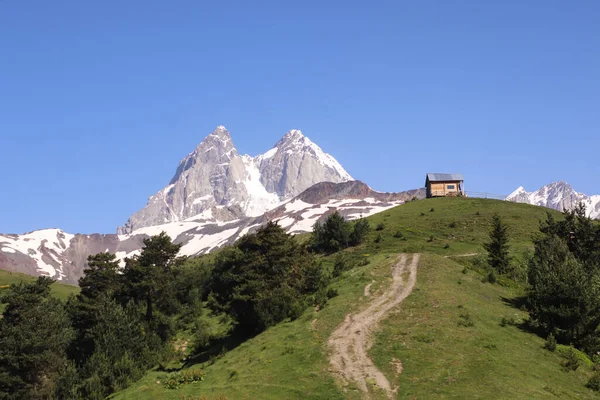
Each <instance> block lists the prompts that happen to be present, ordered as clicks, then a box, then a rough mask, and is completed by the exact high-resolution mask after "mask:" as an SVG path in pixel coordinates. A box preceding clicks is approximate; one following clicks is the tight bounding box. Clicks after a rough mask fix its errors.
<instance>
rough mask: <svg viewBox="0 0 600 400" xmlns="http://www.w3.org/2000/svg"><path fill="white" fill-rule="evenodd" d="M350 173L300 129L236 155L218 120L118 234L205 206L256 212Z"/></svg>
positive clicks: (235, 214)
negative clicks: (261, 149) (260, 150)
mask: <svg viewBox="0 0 600 400" xmlns="http://www.w3.org/2000/svg"><path fill="white" fill-rule="evenodd" d="M349 180H352V177H351V176H350V175H349V174H348V173H347V172H346V171H345V170H344V168H343V167H342V166H341V165H340V164H339V163H338V162H337V161H336V160H335V159H334V158H333V157H332V156H331V155H329V154H327V153H325V152H323V150H321V148H320V147H319V146H317V145H316V144H315V143H313V142H312V141H311V140H310V139H309V138H308V137H306V136H304V135H303V134H302V132H301V131H300V130H297V129H294V130H291V131H289V132H287V133H286V134H285V135H284V137H283V138H282V139H281V140H279V141H278V142H277V144H276V145H275V147H274V148H272V149H271V150H269V151H267V152H266V153H264V154H261V155H258V156H256V157H250V156H248V155H240V154H238V151H237V150H236V148H235V146H234V145H233V141H232V139H231V135H230V133H229V131H228V130H227V129H226V128H225V127H224V126H222V125H219V126H217V127H216V128H215V130H214V131H213V132H212V133H210V134H209V135H208V136H207V137H206V138H205V139H204V140H203V141H202V142H201V143H200V144H199V145H198V146H197V147H196V149H194V151H192V152H191V153H190V154H188V155H187V156H186V157H185V158H184V159H183V160H181V162H180V163H179V166H178V167H177V170H176V172H175V175H174V176H173V179H171V181H170V182H169V185H167V186H166V187H165V188H164V189H162V190H160V191H159V192H158V193H156V194H155V195H153V196H151V197H150V198H149V200H148V204H147V205H146V207H144V208H143V209H142V210H140V211H138V212H137V213H135V214H133V215H132V216H131V217H130V218H129V220H128V221H127V223H126V224H125V226H124V227H121V228H119V229H118V232H119V233H131V232H132V231H134V230H136V229H139V228H142V227H147V226H154V225H160V224H165V223H168V222H173V221H182V220H185V219H187V218H190V217H193V216H195V215H199V214H202V213H204V212H205V211H207V210H210V209H211V208H213V207H216V206H220V207H225V208H226V212H225V211H223V210H221V211H219V216H220V219H221V220H224V221H226V220H230V219H232V218H241V217H244V216H258V215H261V214H262V213H264V212H265V211H267V210H268V209H271V208H273V207H275V206H277V205H278V204H279V203H281V202H282V201H284V200H286V199H289V198H291V197H293V196H296V195H298V194H299V193H301V192H302V191H303V190H305V189H307V188H309V187H310V186H312V185H314V184H315V183H318V182H324V181H328V182H345V181H349Z"/></svg>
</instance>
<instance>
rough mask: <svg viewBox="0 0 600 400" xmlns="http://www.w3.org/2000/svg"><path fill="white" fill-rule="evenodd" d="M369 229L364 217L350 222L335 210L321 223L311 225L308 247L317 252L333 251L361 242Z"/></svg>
mask: <svg viewBox="0 0 600 400" xmlns="http://www.w3.org/2000/svg"><path fill="white" fill-rule="evenodd" d="M370 229H371V228H370V225H369V221H367V220H366V219H362V218H361V219H359V220H358V221H356V222H355V223H354V224H352V223H350V222H348V221H346V220H345V219H344V217H343V216H342V215H341V214H340V213H338V212H337V211H336V212H334V213H333V214H331V215H329V216H328V217H327V219H326V220H325V222H324V223H323V224H321V223H320V222H317V223H315V224H314V225H313V232H312V235H311V238H310V247H311V249H312V250H314V251H317V252H321V253H334V252H336V251H340V250H343V249H345V248H347V247H350V246H357V245H359V244H361V243H362V242H364V240H365V238H366V236H367V234H368V233H369V231H370Z"/></svg>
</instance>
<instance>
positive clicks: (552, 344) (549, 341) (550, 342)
mask: <svg viewBox="0 0 600 400" xmlns="http://www.w3.org/2000/svg"><path fill="white" fill-rule="evenodd" d="M544 348H545V349H546V350H548V351H552V352H554V351H555V350H556V338H555V337H554V335H553V334H552V332H551V333H550V334H549V335H548V338H546V343H544Z"/></svg>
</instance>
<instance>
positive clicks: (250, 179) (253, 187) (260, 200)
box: [242, 156, 281, 217]
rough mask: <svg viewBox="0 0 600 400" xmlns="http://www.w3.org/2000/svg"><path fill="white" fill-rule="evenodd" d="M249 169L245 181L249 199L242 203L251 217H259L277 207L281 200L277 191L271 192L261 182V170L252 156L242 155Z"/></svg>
mask: <svg viewBox="0 0 600 400" xmlns="http://www.w3.org/2000/svg"><path fill="white" fill-rule="evenodd" d="M242 161H243V162H244V166H245V167H246V171H247V178H246V180H245V181H243V183H244V185H245V186H246V190H247V191H248V199H247V200H246V201H245V202H244V204H243V205H242V209H243V210H244V212H245V214H246V215H247V216H249V217H258V216H259V215H262V214H264V213H265V211H267V210H270V209H272V208H274V207H276V206H277V205H278V204H279V203H280V202H281V200H280V199H279V196H277V194H276V193H269V192H268V191H267V189H265V187H264V186H263V184H262V183H261V182H260V171H259V170H258V167H257V166H256V164H255V163H254V159H252V158H251V157H250V156H244V157H242Z"/></svg>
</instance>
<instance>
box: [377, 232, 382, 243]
mask: <svg viewBox="0 0 600 400" xmlns="http://www.w3.org/2000/svg"><path fill="white" fill-rule="evenodd" d="M382 240H383V238H382V237H381V233H380V234H378V235H377V237H376V238H375V243H381V241H382Z"/></svg>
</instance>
